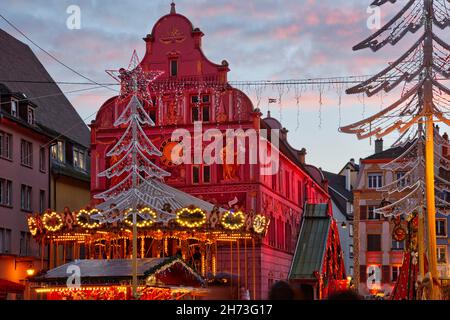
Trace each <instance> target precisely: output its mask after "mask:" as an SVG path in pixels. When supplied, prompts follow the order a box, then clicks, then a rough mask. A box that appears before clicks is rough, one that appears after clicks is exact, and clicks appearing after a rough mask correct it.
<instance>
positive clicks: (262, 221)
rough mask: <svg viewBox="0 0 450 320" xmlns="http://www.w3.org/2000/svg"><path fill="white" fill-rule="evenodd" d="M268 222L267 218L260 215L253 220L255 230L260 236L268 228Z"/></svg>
mask: <svg viewBox="0 0 450 320" xmlns="http://www.w3.org/2000/svg"><path fill="white" fill-rule="evenodd" d="M268 222H269V219H267V218H266V217H265V216H263V215H260V214H258V215H256V216H255V218H254V219H253V230H254V231H255V232H256V233H258V234H262V233H264V231H265V230H266V228H267V226H268Z"/></svg>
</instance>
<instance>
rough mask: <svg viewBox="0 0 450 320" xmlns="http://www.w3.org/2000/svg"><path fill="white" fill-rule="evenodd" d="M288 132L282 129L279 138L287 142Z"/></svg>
mask: <svg viewBox="0 0 450 320" xmlns="http://www.w3.org/2000/svg"><path fill="white" fill-rule="evenodd" d="M288 132H289V130H288V129H286V128H283V129H281V130H280V138H281V139H282V140H284V141H287V134H288Z"/></svg>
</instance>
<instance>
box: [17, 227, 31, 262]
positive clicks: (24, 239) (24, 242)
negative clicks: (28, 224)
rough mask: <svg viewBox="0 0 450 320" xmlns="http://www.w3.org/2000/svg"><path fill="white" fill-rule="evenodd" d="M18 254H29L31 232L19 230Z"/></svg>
mask: <svg viewBox="0 0 450 320" xmlns="http://www.w3.org/2000/svg"><path fill="white" fill-rule="evenodd" d="M19 250H20V251H19V255H20V256H30V255H31V234H30V233H29V232H23V231H21V232H20V249H19Z"/></svg>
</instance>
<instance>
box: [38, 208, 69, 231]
mask: <svg viewBox="0 0 450 320" xmlns="http://www.w3.org/2000/svg"><path fill="white" fill-rule="evenodd" d="M42 224H43V225H44V228H45V229H47V230H48V231H50V232H56V231H59V230H61V229H62V227H63V226H64V222H63V219H62V218H61V216H60V215H59V214H58V213H56V212H52V213H48V212H47V213H45V214H44V216H43V217H42Z"/></svg>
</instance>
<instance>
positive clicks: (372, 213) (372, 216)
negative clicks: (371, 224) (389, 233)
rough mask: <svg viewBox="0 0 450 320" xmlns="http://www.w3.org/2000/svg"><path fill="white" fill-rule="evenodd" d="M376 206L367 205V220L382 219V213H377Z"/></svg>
mask: <svg viewBox="0 0 450 320" xmlns="http://www.w3.org/2000/svg"><path fill="white" fill-rule="evenodd" d="M376 208H377V207H376V206H367V220H380V215H379V214H378V213H375V209H376ZM370 209H372V210H370Z"/></svg>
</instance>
